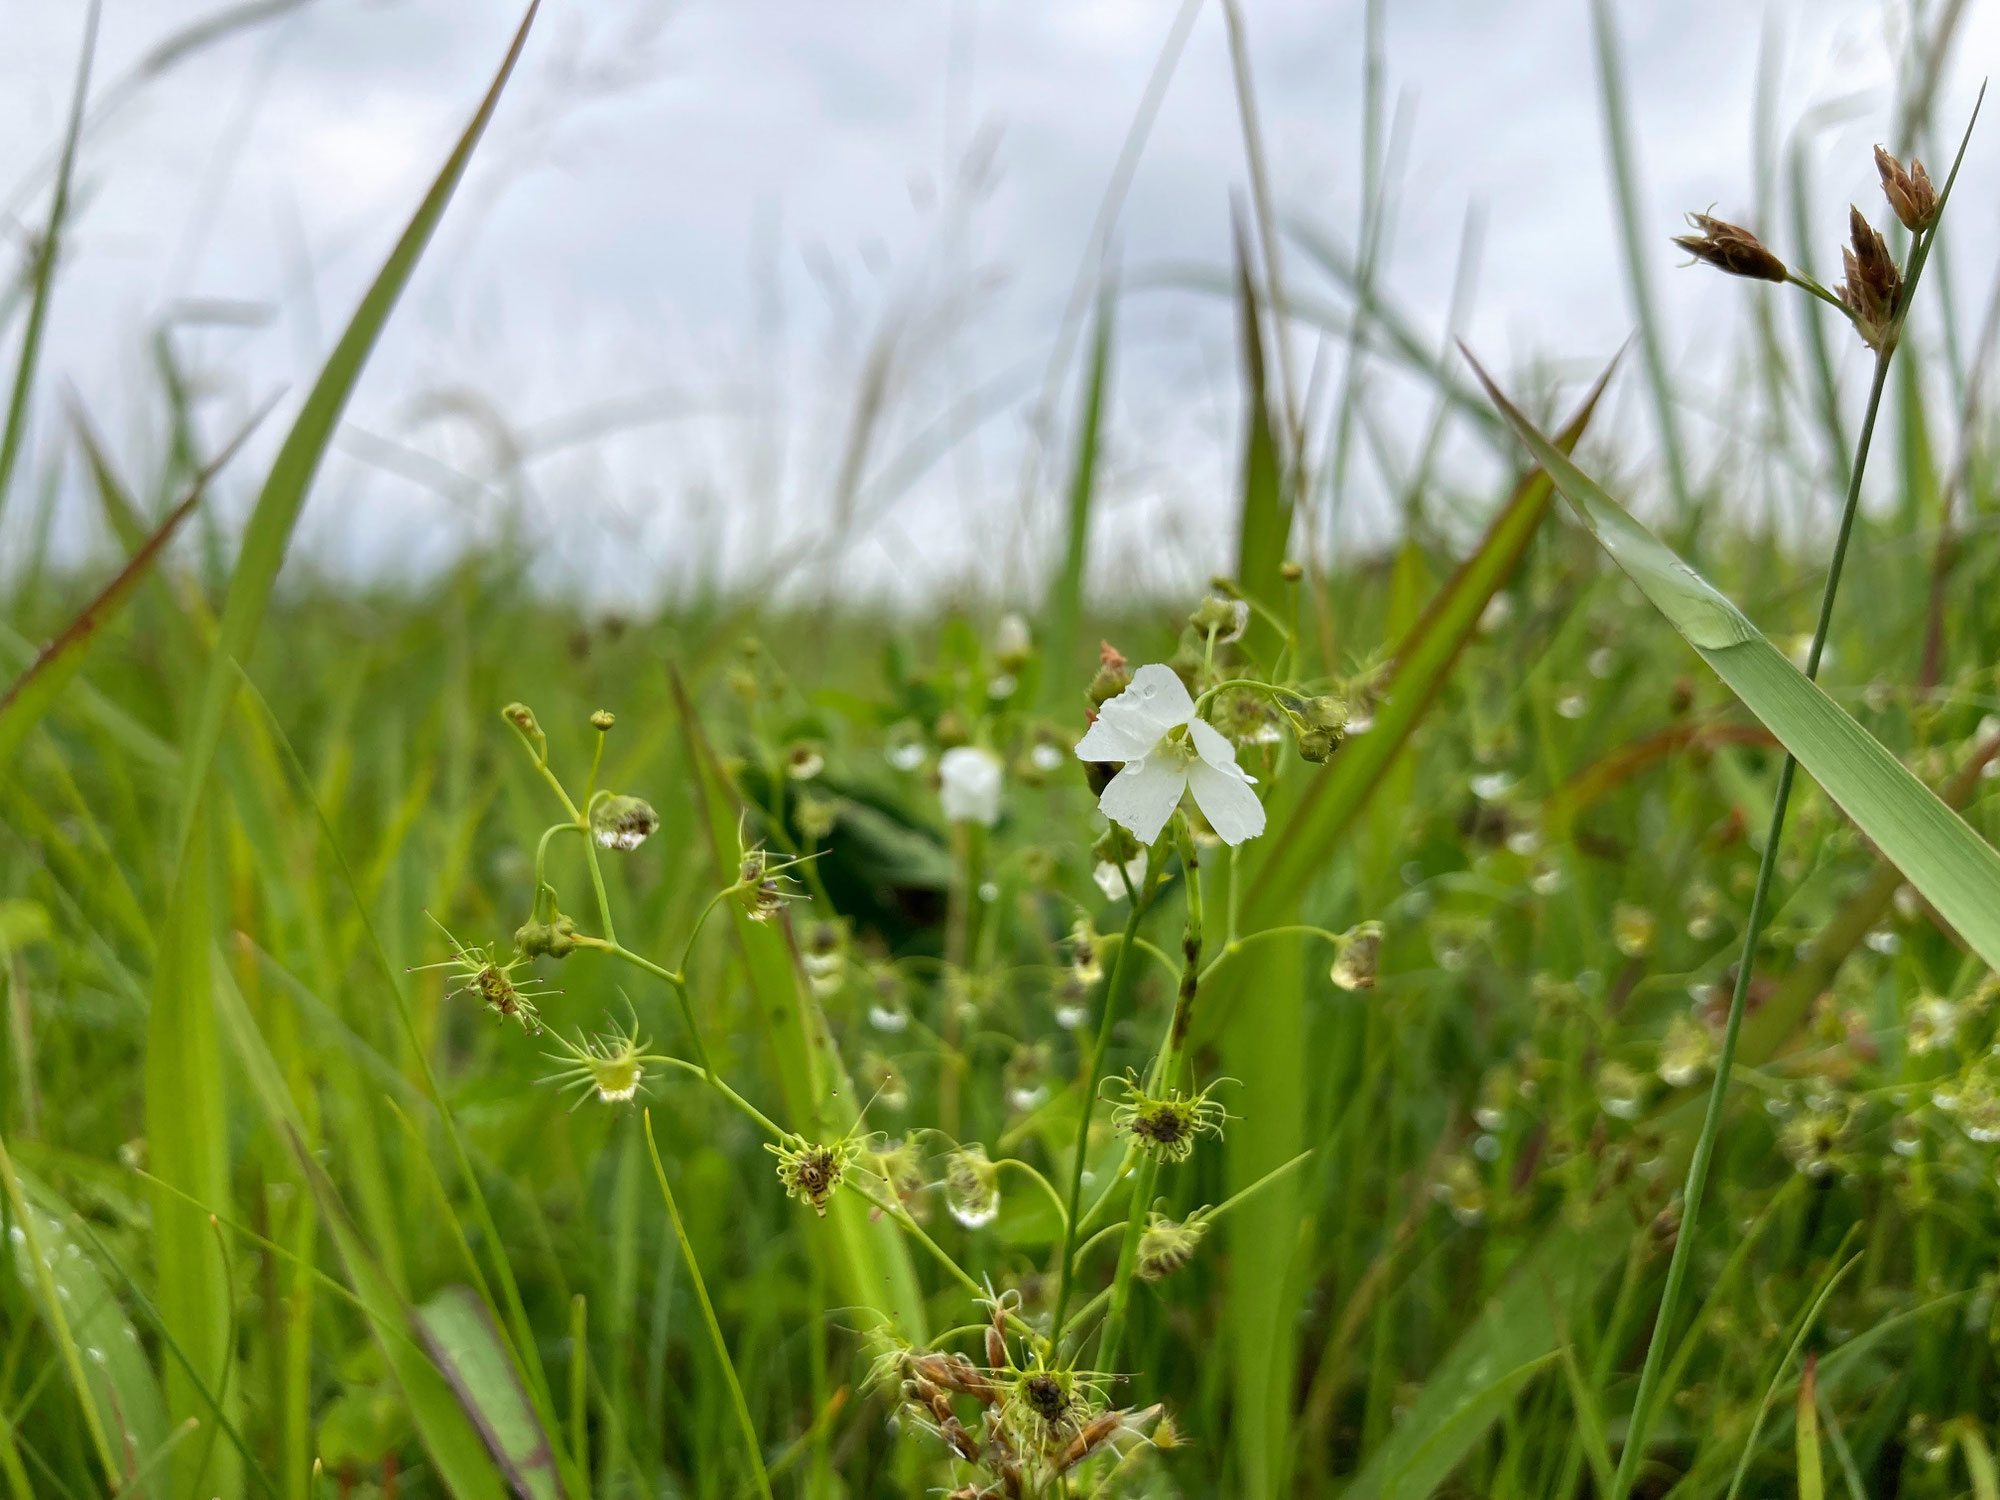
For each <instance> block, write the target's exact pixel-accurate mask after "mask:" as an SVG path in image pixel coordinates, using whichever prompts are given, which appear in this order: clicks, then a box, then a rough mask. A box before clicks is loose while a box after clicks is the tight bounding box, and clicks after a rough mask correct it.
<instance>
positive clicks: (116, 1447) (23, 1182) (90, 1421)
mask: <svg viewBox="0 0 2000 1500" xmlns="http://www.w3.org/2000/svg"><path fill="white" fill-rule="evenodd" d="M0 1171H4V1173H5V1175H6V1179H7V1180H6V1187H7V1199H8V1204H7V1206H8V1210H9V1212H8V1218H9V1219H10V1220H11V1221H12V1224H11V1226H10V1227H18V1228H19V1230H20V1233H19V1234H12V1235H9V1236H8V1238H9V1241H10V1242H11V1245H12V1249H13V1256H12V1261H11V1264H12V1266H13V1269H14V1273H15V1275H16V1276H17V1277H18V1278H19V1279H20V1282H21V1285H22V1287H23V1288H24V1289H26V1290H27V1291H28V1293H29V1294H30V1296H31V1297H32V1298H33V1301H34V1303H35V1306H36V1308H37V1309H38V1311H39V1312H40V1313H41V1317H42V1321H43V1322H44V1323H45V1324H46V1325H47V1327H48V1330H49V1337H50V1340H51V1341H52V1342H53V1343H54V1344H55V1345H56V1347H57V1348H58V1349H59V1350H60V1351H61V1353H62V1355H63V1360H64V1363H65V1366H66V1368H67V1372H68V1375H69V1378H70V1381H71V1384H72V1387H73V1389H75V1390H76V1392H77V1394H78V1399H79V1400H80V1401H87V1402H88V1403H89V1407H90V1409H89V1411H88V1412H87V1413H86V1414H85V1426H86V1427H87V1428H88V1430H89V1432H90V1434H91V1436H92V1438H93V1440H98V1439H102V1440H103V1443H102V1445H101V1446H100V1447H99V1450H98V1451H99V1453H100V1456H105V1455H106V1453H107V1451H108V1454H109V1455H110V1462H111V1464H112V1465H113V1467H112V1473H113V1474H114V1476H116V1477H123V1475H124V1474H125V1473H127V1472H129V1469H121V1468H117V1467H115V1465H116V1464H117V1461H118V1460H117V1455H134V1454H138V1455H143V1454H149V1453H153V1452H156V1451H157V1450H158V1449H159V1448H160V1446H161V1445H162V1444H163V1443H164V1442H166V1440H167V1411H166V1405H165V1403H164V1402H163V1401H162V1400H161V1399H160V1387H159V1383H158V1381H156V1380H155V1379H154V1378H153V1369H152V1366H151V1364H150V1363H149V1362H148V1361H147V1357H146V1351H145V1348H144V1347H143V1346H142V1345H141V1344H140V1342H139V1335H138V1333H137V1331H136V1330H135V1329H134V1328H133V1327H132V1324H131V1322H130V1321H129V1320H128V1319H127V1318H126V1316H125V1311H124V1309H123V1308H122V1307H120V1306H119V1304H118V1299H117V1297H116V1296H114V1295H113V1293H112V1290H111V1286H110V1283H109V1282H108V1281H106V1279H105V1277H104V1275H103V1273H102V1272H101V1271H100V1270H99V1269H98V1267H97V1263H96V1261H95V1260H94V1259H93V1258H92V1257H91V1256H90V1255H89V1254H88V1253H87V1252H86V1251H85V1249H84V1247H83V1246H82V1245H80V1244H79V1243H78V1242H77V1240H76V1238H75V1236H73V1235H72V1234H71V1233H70V1230H69V1221H70V1220H71V1219H72V1218H74V1217H75V1210H74V1209H72V1208H71V1207H70V1206H69V1205H68V1204H67V1203H65V1202H64V1201H63V1200H62V1198H61V1197H60V1196H59V1195H58V1194H57V1193H56V1192H55V1191H54V1190H53V1189H51V1188H49V1187H48V1186H47V1185H46V1184H44V1183H42V1182H41V1181H39V1180H38V1179H37V1178H36V1177H34V1176H33V1175H32V1174H31V1173H29V1172H28V1171H27V1170H26V1169H25V1168H22V1167H18V1166H16V1165H15V1164H14V1163H13V1162H12V1160H11V1159H10V1158H8V1156H7V1154H6V1148H5V1147H4V1146H0ZM166 1492H167V1485H166V1481H165V1478H164V1476H162V1475H159V1474H158V1473H155V1474H154V1475H153V1477H152V1479H151V1480H150V1481H148V1482H143V1483H142V1484H140V1485H139V1486H138V1488H136V1489H134V1490H130V1491H127V1493H132V1494H165V1493H166Z"/></svg>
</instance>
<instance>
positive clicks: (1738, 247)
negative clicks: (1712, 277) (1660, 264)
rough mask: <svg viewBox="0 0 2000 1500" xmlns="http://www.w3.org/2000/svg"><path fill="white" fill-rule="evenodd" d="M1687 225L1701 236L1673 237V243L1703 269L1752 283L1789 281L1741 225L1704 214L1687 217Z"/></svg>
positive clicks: (1774, 259) (1778, 263)
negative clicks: (1713, 268)
mask: <svg viewBox="0 0 2000 1500" xmlns="http://www.w3.org/2000/svg"><path fill="white" fill-rule="evenodd" d="M1688 223H1690V224H1692V225H1693V226H1694V227H1695V228H1696V229H1698V230H1700V231H1701V232H1700V233H1699V234H1680V235H1675V236H1674V243H1675V244H1676V245H1679V246H1680V247H1681V249H1683V250H1685V251H1687V253H1688V254H1690V255H1692V256H1693V257H1694V258H1695V259H1696V260H1698V261H1701V262H1702V263H1703V264H1704V265H1711V266H1714V267H1715V268H1716V270H1718V271H1727V272H1728V273H1729V274H1730V275H1731V276H1748V277H1750V278H1752V279H1753V280H1756V281H1784V280H1787V279H1788V278H1789V277H1790V275H1791V273H1790V272H1789V271H1787V270H1786V269H1785V263H1784V262H1783V261H1781V260H1779V259H1778V257H1777V256H1775V255H1773V254H1772V253H1771V252H1770V251H1769V250H1767V249H1766V248H1765V247H1764V242H1763V241H1762V240H1760V239H1758V238H1757V236H1756V235H1754V234H1752V233H1751V232H1750V231H1749V230H1747V229H1745V228H1744V227H1743V226H1742V225H1741V224H1731V223H1730V222H1729V221H1728V220H1726V219H1717V218H1712V217H1710V216H1709V215H1708V214H1689V215H1688Z"/></svg>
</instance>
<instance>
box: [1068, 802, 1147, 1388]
mask: <svg viewBox="0 0 2000 1500" xmlns="http://www.w3.org/2000/svg"><path fill="white" fill-rule="evenodd" d="M1165 843H1166V841H1165V840H1164V839H1162V840H1160V841H1159V842H1157V843H1155V844H1154V845H1153V847H1152V849H1151V850H1150V851H1148V853H1147V855H1146V882H1145V883H1146V889H1145V892H1144V893H1143V894H1142V893H1140V892H1138V891H1132V892H1131V893H1130V896H1131V912H1130V914H1129V915H1128V916H1127V917H1126V918H1125V934H1124V940H1123V941H1122V942H1120V943H1119V945H1118V957H1117V958H1116V959H1115V960H1113V961H1112V965H1111V977H1110V978H1109V979H1108V980H1107V981H1106V982H1105V985H1104V1014H1103V1015H1102V1016H1101V1017H1099V1019H1098V1023H1097V1044H1096V1045H1095V1046H1094V1047H1092V1048H1091V1050H1090V1072H1089V1074H1088V1075H1087V1077H1086V1078H1085V1080H1084V1090H1083V1101H1082V1102H1083V1110H1082V1118H1081V1119H1080V1120H1079V1121H1078V1122H1077V1127H1076V1157H1075V1160H1074V1161H1072V1162H1071V1163H1070V1174H1069V1222H1068V1224H1066V1225H1065V1226H1064V1228H1063V1243H1062V1273H1061V1277H1060V1279H1059V1280H1058V1281H1057V1283H1056V1308H1055V1318H1054V1321H1053V1323H1052V1325H1051V1328H1050V1332H1049V1344H1050V1347H1052V1348H1061V1347H1062V1331H1063V1318H1064V1315H1065V1314H1066V1313H1067V1312H1068V1311H1069V1294H1070V1283H1071V1282H1072V1281H1073V1280H1074V1279H1075V1274H1076V1233H1077V1227H1078V1220H1077V1210H1078V1209H1079V1207H1080V1206H1081V1205H1082V1202H1083V1166H1084V1162H1085V1161H1087V1160H1088V1159H1089V1156H1090V1117H1091V1115H1092V1113H1094V1112H1095V1110H1096V1107H1097V1086H1098V1084H1099V1083H1101V1082H1102V1081H1103V1079H1104V1059H1105V1056H1106V1054H1107V1053H1109V1052H1110V1050H1111V1030H1112V1027H1113V1026H1114V1025H1115V1024H1116V1023H1117V1020H1118V1007H1119V1002H1120V1001H1121V1000H1122V999H1123V998H1124V995H1125V988H1126V985H1125V976H1126V974H1127V973H1128V972H1130V965H1129V963H1128V960H1129V959H1130V958H1131V957H1132V949H1133V947H1134V946H1135V945H1136V942H1137V939H1138V936H1139V922H1140V919H1141V918H1143V917H1144V916H1145V915H1146V905H1147V900H1148V899H1149V898H1150V896H1151V894H1152V892H1153V891H1154V890H1155V889H1156V888H1157V887H1158V885H1159V866H1160V856H1161V851H1162V850H1163V849H1164V847H1165Z"/></svg>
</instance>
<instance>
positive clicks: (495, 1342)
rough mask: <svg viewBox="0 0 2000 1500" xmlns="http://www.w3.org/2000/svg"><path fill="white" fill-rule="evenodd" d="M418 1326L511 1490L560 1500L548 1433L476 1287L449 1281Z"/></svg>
mask: <svg viewBox="0 0 2000 1500" xmlns="http://www.w3.org/2000/svg"><path fill="white" fill-rule="evenodd" d="M417 1327H418V1328H419V1329H420V1330H421V1331H422V1333H423V1336H424V1345H425V1347H427V1348H428V1349H429V1350H430V1351H431V1358H432V1359H433V1360H434V1361H435V1362H436V1364H437V1367H438V1368H439V1369H440V1370H442V1371H443V1372H444V1376H445V1379H447V1380H449V1381H450V1382H451V1388H452V1389H453V1390H455V1391H457V1392H458V1399H459V1401H460V1403H461V1404H462V1405H463V1406H464V1407H465V1410H466V1413H467V1415H469V1416H470V1417H471V1418H472V1420H473V1421H474V1422H475V1423H477V1424H478V1427H479V1431H480V1434H481V1436H483V1437H484V1438H485V1439H486V1446H487V1448H488V1449H490V1450H491V1451H492V1454H493V1457H494V1458H495V1459H497V1460H499V1463H500V1466H501V1467H502V1468H503V1469H505V1470H506V1472H507V1478H508V1480H509V1481H510V1482H512V1484H513V1486H514V1489H515V1491H516V1492H517V1493H518V1494H520V1495H522V1496H524V1497H526V1500H559V1497H560V1496H561V1495H562V1492H563V1490H562V1484H561V1482H560V1480H558V1478H557V1477H556V1469H555V1457H554V1455H553V1454H552V1453H551V1452H550V1451H549V1438H548V1434H547V1433H546V1432H544V1431H543V1430H542V1424H541V1420H540V1418H538V1417H537V1416H536V1415H535V1408H534V1405H533V1403H531V1402H530V1401H529V1400H528V1393H527V1391H526V1389H525V1388H524V1387H523V1386H522V1384H521V1379H520V1376H519V1375H518V1374H517V1373H516V1372H515V1369H514V1361H513V1360H512V1359H511V1358H510V1357H509V1356H508V1353H507V1348H506V1345H505V1344H503V1343H502V1342H501V1340H500V1330H499V1329H498V1328H497V1327H495V1326H494V1322H493V1316H492V1314H491V1313H489V1312H488V1311H487V1309H486V1304H485V1303H484V1302H482V1301H480V1299H479V1295H478V1293H476V1292H474V1291H473V1290H472V1288H471V1287H467V1286H448V1287H446V1288H445V1289H444V1290H443V1291H441V1292H439V1293H438V1294H437V1295H436V1296H434V1297H432V1298H431V1299H430V1301H428V1302H426V1303H424V1304H423V1306H421V1307H419V1308H418V1309H417Z"/></svg>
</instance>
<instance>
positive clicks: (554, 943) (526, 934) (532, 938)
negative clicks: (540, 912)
mask: <svg viewBox="0 0 2000 1500" xmlns="http://www.w3.org/2000/svg"><path fill="white" fill-rule="evenodd" d="M576 949H577V942H576V923H575V922H573V921H571V920H570V919H569V918H568V917H566V916H564V915H563V914H562V913H561V912H557V913H556V916H555V920H554V921H551V922H537V921H535V920H534V919H532V918H530V919H529V920H528V921H526V922H523V923H522V924H521V925H520V926H519V927H517V928H515V929H514V951H515V952H517V953H519V954H520V955H521V956H522V957H523V958H543V957H547V958H568V957H569V956H570V954H572V953H574V952H576Z"/></svg>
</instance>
